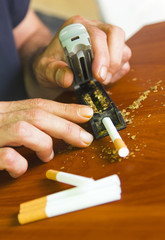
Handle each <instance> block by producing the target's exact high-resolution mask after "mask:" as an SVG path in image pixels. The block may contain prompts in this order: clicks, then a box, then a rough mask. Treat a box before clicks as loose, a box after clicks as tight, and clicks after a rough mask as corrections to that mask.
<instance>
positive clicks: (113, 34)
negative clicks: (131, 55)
mask: <svg viewBox="0 0 165 240" xmlns="http://www.w3.org/2000/svg"><path fill="white" fill-rule="evenodd" d="M101 27H102V29H103V30H104V31H105V32H106V34H107V44H108V48H109V54H110V68H109V71H110V72H111V73H112V74H114V73H116V72H117V71H118V70H119V69H120V66H121V62H122V57H123V50H124V46H125V33H124V31H123V30H122V29H121V28H119V27H116V26H111V25H108V24H104V25H102V26H101Z"/></svg>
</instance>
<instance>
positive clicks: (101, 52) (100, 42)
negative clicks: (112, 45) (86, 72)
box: [88, 26, 110, 82]
mask: <svg viewBox="0 0 165 240" xmlns="http://www.w3.org/2000/svg"><path fill="white" fill-rule="evenodd" d="M88 32H89V34H90V38H91V43H92V49H93V53H94V59H93V63H92V71H93V74H94V77H95V78H96V79H97V80H98V81H100V82H104V81H105V80H106V79H107V77H109V75H108V73H109V71H108V69H109V64H110V58H109V49H108V45H107V36H106V34H105V32H103V31H102V30H100V29H99V28H97V27H96V26H92V27H89V28H88Z"/></svg>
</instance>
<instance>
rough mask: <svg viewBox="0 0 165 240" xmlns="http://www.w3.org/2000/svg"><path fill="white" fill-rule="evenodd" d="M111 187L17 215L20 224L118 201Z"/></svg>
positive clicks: (94, 190) (52, 202) (118, 196)
mask: <svg viewBox="0 0 165 240" xmlns="http://www.w3.org/2000/svg"><path fill="white" fill-rule="evenodd" d="M111 190H112V186H108V185H107V186H104V187H102V188H98V189H92V190H91V191H87V192H83V193H81V194H78V195H74V196H72V197H68V198H63V199H61V200H59V201H55V202H54V201H51V202H47V203H46V204H45V205H44V206H42V207H40V206H39V207H38V208H37V209H35V210H34V209H32V210H29V211H28V212H25V213H24V212H23V213H19V214H18V221H19V223H20V224H25V223H29V222H34V221H38V220H41V219H44V218H49V217H54V216H58V215H61V214H65V213H69V212H73V211H77V210H81V209H85V208H89V207H93V206H97V205H100V204H104V203H108V202H112V201H117V200H120V198H121V195H120V193H119V192H117V193H115V194H114V192H112V191H111Z"/></svg>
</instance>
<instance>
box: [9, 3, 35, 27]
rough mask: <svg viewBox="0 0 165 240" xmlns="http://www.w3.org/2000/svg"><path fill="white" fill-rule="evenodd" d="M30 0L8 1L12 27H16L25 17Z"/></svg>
mask: <svg viewBox="0 0 165 240" xmlns="http://www.w3.org/2000/svg"><path fill="white" fill-rule="evenodd" d="M29 2H30V0H8V4H9V6H8V7H9V12H10V18H11V24H12V27H13V28H14V27H16V26H17V25H18V24H19V23H20V22H21V21H22V20H23V19H24V17H25V15H26V13H27V11H28V7H29Z"/></svg>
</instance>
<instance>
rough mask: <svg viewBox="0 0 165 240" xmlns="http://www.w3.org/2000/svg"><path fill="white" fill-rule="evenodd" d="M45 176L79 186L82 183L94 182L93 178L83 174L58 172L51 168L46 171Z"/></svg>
mask: <svg viewBox="0 0 165 240" xmlns="http://www.w3.org/2000/svg"><path fill="white" fill-rule="evenodd" d="M46 177H47V178H48V179H51V180H55V181H58V182H62V183H66V184H70V185H73V186H81V185H83V184H88V183H91V182H94V179H93V178H88V177H83V176H79V175H75V174H71V173H65V172H60V171H56V170H52V169H50V170H48V171H47V172H46Z"/></svg>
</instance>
